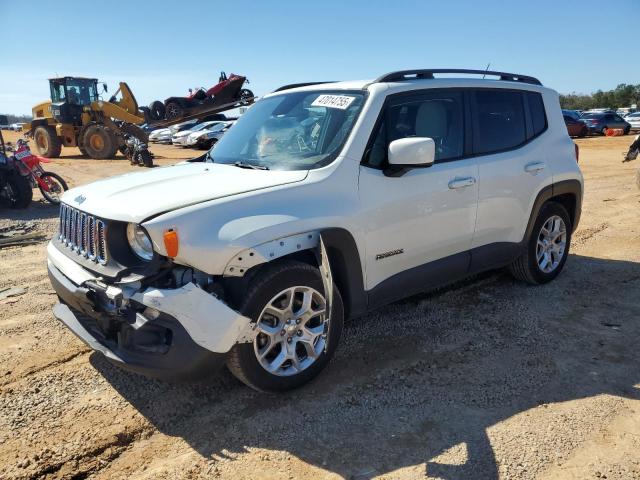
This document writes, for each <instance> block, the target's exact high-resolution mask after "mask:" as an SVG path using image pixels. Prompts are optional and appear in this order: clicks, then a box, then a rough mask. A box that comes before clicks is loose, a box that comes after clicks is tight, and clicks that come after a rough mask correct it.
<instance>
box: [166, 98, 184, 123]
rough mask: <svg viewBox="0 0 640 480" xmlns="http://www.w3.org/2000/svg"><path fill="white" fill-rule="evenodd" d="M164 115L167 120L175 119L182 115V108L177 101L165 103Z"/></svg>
mask: <svg viewBox="0 0 640 480" xmlns="http://www.w3.org/2000/svg"><path fill="white" fill-rule="evenodd" d="M165 116H166V119H167V120H175V119H176V118H180V117H182V116H184V109H183V108H182V106H181V105H180V104H179V103H178V102H169V103H167V104H166V105H165Z"/></svg>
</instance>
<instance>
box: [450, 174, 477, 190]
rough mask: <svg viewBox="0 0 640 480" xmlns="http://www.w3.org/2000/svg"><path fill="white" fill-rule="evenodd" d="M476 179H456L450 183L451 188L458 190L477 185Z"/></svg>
mask: <svg viewBox="0 0 640 480" xmlns="http://www.w3.org/2000/svg"><path fill="white" fill-rule="evenodd" d="M475 183H476V179H475V178H473V177H464V178H454V179H453V180H451V181H450V182H449V188H450V189H451V190H455V189H456V188H465V187H470V186H471V185H475Z"/></svg>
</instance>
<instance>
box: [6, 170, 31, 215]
mask: <svg viewBox="0 0 640 480" xmlns="http://www.w3.org/2000/svg"><path fill="white" fill-rule="evenodd" d="M7 189H8V191H7V193H8V198H7V200H8V203H9V207H10V208H27V207H28V206H29V204H30V203H31V200H32V199H33V190H32V189H31V183H29V180H27V179H26V178H25V177H23V176H22V175H19V174H17V173H16V174H13V175H9V177H8V178H7Z"/></svg>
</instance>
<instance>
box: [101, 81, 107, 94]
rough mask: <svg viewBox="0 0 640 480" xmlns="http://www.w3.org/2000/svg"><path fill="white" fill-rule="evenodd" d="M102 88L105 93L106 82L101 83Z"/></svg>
mask: <svg viewBox="0 0 640 480" xmlns="http://www.w3.org/2000/svg"><path fill="white" fill-rule="evenodd" d="M102 90H103V92H105V93H106V92H107V84H106V83H103V84H102Z"/></svg>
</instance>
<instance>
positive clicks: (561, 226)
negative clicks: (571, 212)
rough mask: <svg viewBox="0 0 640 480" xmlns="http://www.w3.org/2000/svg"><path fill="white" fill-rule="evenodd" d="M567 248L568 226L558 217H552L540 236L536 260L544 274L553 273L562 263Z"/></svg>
mask: <svg viewBox="0 0 640 480" xmlns="http://www.w3.org/2000/svg"><path fill="white" fill-rule="evenodd" d="M566 247H567V226H566V225H565V223H564V220H562V218H561V217H559V216H558V215H553V216H552V217H550V218H549V219H548V220H547V221H546V222H545V223H544V225H542V228H541V229H540V233H539V234H538V243H537V245H536V260H537V262H538V268H540V270H541V271H542V272H544V273H551V272H553V271H554V270H555V269H556V268H558V265H560V262H561V261H562V258H563V257H564V255H565V252H566Z"/></svg>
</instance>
